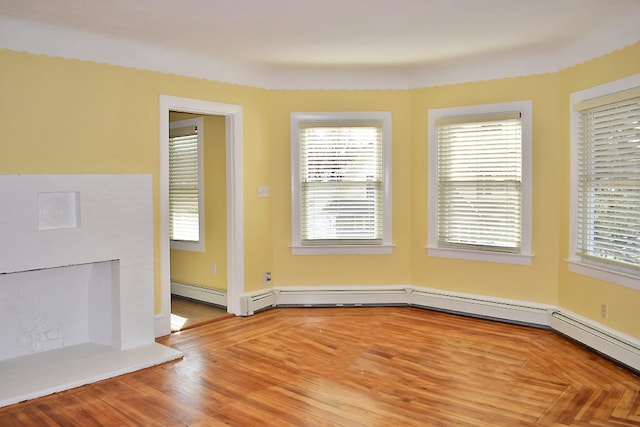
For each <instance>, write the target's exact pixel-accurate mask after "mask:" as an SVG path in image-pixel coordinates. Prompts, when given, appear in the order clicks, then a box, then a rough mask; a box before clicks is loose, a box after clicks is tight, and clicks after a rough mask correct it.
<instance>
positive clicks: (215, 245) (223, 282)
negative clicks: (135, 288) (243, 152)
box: [169, 112, 227, 290]
mask: <svg viewBox="0 0 640 427" xmlns="http://www.w3.org/2000/svg"><path fill="white" fill-rule="evenodd" d="M196 117H202V127H203V129H202V136H203V141H202V163H203V186H204V202H203V206H204V251H203V252H194V251H185V250H179V249H171V280H172V281H173V280H175V281H178V282H182V283H189V284H192V285H198V286H204V287H208V288H215V289H222V290H226V289H227V202H226V194H227V192H226V161H225V118H224V117H223V116H199V115H196V114H187V113H176V112H171V113H170V114H169V122H173V121H176V120H185V119H190V118H196ZM211 264H215V265H216V274H215V275H212V274H211Z"/></svg>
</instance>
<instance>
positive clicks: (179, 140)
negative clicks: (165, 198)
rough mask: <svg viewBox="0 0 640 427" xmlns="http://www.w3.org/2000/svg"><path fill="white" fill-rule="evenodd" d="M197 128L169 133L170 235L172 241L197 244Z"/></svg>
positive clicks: (183, 128) (189, 127) (198, 235)
mask: <svg viewBox="0 0 640 427" xmlns="http://www.w3.org/2000/svg"><path fill="white" fill-rule="evenodd" d="M198 166H199V165H198V129H197V127H196V126H188V127H181V128H177V129H170V131H169V233H170V238H171V240H180V241H190V242H197V241H198V240H199V239H200V224H199V182H198V178H199V174H198Z"/></svg>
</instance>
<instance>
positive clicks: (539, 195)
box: [411, 73, 563, 304]
mask: <svg viewBox="0 0 640 427" xmlns="http://www.w3.org/2000/svg"><path fill="white" fill-rule="evenodd" d="M557 91H558V78H557V76H556V75H555V74H553V73H549V74H542V75H535V76H526V77H518V78H510V79H502V80H490V81H482V82H474V83H466V84H456V85H447V86H438V87H433V88H425V89H420V90H415V91H413V93H412V108H411V113H412V129H413V130H414V134H413V139H412V152H411V170H412V173H413V181H412V184H413V186H412V188H413V189H412V193H411V197H412V199H413V200H414V205H413V222H412V234H413V236H414V240H413V243H412V248H411V259H412V272H413V276H412V281H413V283H414V284H416V285H421V286H427V287H433V288H437V289H444V290H448V291H458V292H468V293H473V294H480V295H489V296H497V297H503V298H513V299H520V300H527V301H533V302H539V303H546V304H555V303H556V302H557V293H558V288H557V273H556V272H557V269H558V262H559V261H558V260H559V255H558V238H559V237H558V234H559V230H558V227H559V224H558V206H559V205H560V204H561V203H560V202H561V200H560V195H561V193H560V189H559V188H558V179H559V171H560V169H561V168H562V167H563V165H561V164H560V159H558V157H557V155H556V151H557V149H558V147H560V146H561V141H560V138H559V122H558V106H557ZM524 100H531V101H532V104H533V225H532V227H533V240H532V251H533V253H534V254H535V257H534V260H533V265H531V266H522V265H508V264H498V263H486V262H477V261H467V260H457V259H446V258H434V257H429V256H427V253H426V250H425V249H424V248H425V246H426V244H427V217H428V215H427V197H428V189H427V162H428V156H427V140H428V110H429V109H433V108H446V107H457V106H466V105H479V104H493V103H500V102H511V101H524Z"/></svg>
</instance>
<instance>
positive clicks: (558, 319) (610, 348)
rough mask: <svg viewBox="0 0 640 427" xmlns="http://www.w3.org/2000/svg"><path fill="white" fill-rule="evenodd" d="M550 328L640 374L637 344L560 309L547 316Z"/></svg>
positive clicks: (621, 335) (608, 329) (611, 330)
mask: <svg viewBox="0 0 640 427" xmlns="http://www.w3.org/2000/svg"><path fill="white" fill-rule="evenodd" d="M549 326H550V327H551V329H553V330H554V331H557V332H559V333H560V334H562V335H566V336H567V337H569V338H571V339H573V340H575V341H578V342H579V343H581V344H583V345H585V346H587V347H589V348H591V349H592V350H595V351H596V352H598V353H601V354H603V355H604V356H606V357H609V358H611V359H613V360H615V361H617V362H619V363H621V364H623V365H626V366H627V367H629V368H631V369H633V370H635V371H636V372H638V373H640V340H638V339H636V338H634V337H632V336H629V335H626V334H623V333H622V332H620V331H617V330H615V329H612V328H609V327H607V326H605V325H603V324H601V323H598V322H595V321H593V320H591V319H587V318H586V317H583V316H580V315H578V314H576V313H573V312H571V311H569V310H565V309H562V308H559V309H557V310H553V311H551V312H549Z"/></svg>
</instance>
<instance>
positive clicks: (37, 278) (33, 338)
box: [0, 175, 181, 406]
mask: <svg viewBox="0 0 640 427" xmlns="http://www.w3.org/2000/svg"><path fill="white" fill-rule="evenodd" d="M0 206H1V208H0V241H1V242H2V243H1V244H0V337H1V338H0V406H5V405H9V404H12V403H16V402H19V401H22V400H26V399H30V398H33V397H38V396H42V395H45V394H49V393H53V392H57V391H61V390H65V389H67V388H71V387H76V386H79V385H83V384H87V383H90V382H94V381H98V380H101V379H105V378H109V377H112V376H116V375H120V374H123V373H126V372H131V371H134V370H137V369H141V368H145V367H148V366H152V365H155V364H159V363H164V362H166V361H169V360H173V359H176V358H178V357H180V356H181V353H180V352H178V351H176V350H173V349H170V348H168V347H165V346H162V345H159V344H157V343H155V339H154V318H155V316H154V309H153V295H154V267H153V263H154V257H153V193H152V183H151V177H150V176H149V175H0Z"/></svg>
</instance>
